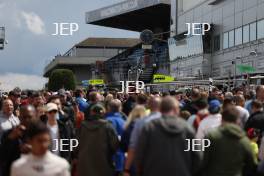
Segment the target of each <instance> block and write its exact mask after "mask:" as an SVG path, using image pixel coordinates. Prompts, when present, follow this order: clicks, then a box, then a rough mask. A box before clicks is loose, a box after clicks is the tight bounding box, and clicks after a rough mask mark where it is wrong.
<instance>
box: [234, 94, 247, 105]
mask: <svg viewBox="0 0 264 176" xmlns="http://www.w3.org/2000/svg"><path fill="white" fill-rule="evenodd" d="M234 101H235V103H236V105H239V104H240V103H242V102H245V98H244V96H243V95H236V96H235V97H234Z"/></svg>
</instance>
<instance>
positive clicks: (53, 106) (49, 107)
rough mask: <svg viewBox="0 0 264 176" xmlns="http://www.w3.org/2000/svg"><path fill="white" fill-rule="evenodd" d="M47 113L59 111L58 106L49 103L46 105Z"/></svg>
mask: <svg viewBox="0 0 264 176" xmlns="http://www.w3.org/2000/svg"><path fill="white" fill-rule="evenodd" d="M46 111H47V112H50V111H58V106H57V105H56V104H55V103H48V104H47V105H46Z"/></svg>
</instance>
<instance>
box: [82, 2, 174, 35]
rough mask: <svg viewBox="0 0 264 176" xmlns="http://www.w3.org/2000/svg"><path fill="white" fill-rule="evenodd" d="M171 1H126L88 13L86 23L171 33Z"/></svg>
mask: <svg viewBox="0 0 264 176" xmlns="http://www.w3.org/2000/svg"><path fill="white" fill-rule="evenodd" d="M170 16H171V11H170V0H126V1H123V2H120V3H117V4H114V5H111V6H108V7H104V8H101V9H97V10H94V11H90V12H87V13H86V23H87V24H94V25H99V26H105V27H112V28H118V29H125V30H131V31H137V32H141V31H143V30H144V29H150V30H152V31H154V32H155V29H161V30H162V31H163V32H164V31H169V29H170Z"/></svg>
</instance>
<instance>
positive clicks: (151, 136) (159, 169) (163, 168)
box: [136, 116, 201, 176]
mask: <svg viewBox="0 0 264 176" xmlns="http://www.w3.org/2000/svg"><path fill="white" fill-rule="evenodd" d="M193 138H194V130H193V129H192V128H191V127H190V126H188V125H187V122H185V121H184V120H182V119H180V118H177V117H167V116H163V117H162V118H160V119H156V120H153V121H151V122H149V123H148V124H146V125H145V126H144V127H143V129H142V132H141V136H140V138H139V140H138V145H137V146H136V164H137V166H138V168H139V169H140V170H141V173H140V174H139V175H142V176H161V175H166V176H191V175H193V173H195V172H196V171H197V170H198V168H199V165H200V164H201V153H200V152H192V151H189V152H186V151H184V150H186V149H187V148H188V142H187V141H186V139H193Z"/></svg>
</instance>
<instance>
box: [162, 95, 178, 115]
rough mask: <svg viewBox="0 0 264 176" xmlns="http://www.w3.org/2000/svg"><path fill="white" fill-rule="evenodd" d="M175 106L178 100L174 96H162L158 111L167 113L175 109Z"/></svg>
mask: <svg viewBox="0 0 264 176" xmlns="http://www.w3.org/2000/svg"><path fill="white" fill-rule="evenodd" d="M175 107H179V103H178V101H177V100H175V98H173V97H169V96H168V97H165V98H163V100H162V101H161V105H160V111H161V112H162V113H168V112H170V111H172V110H173V109H175Z"/></svg>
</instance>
